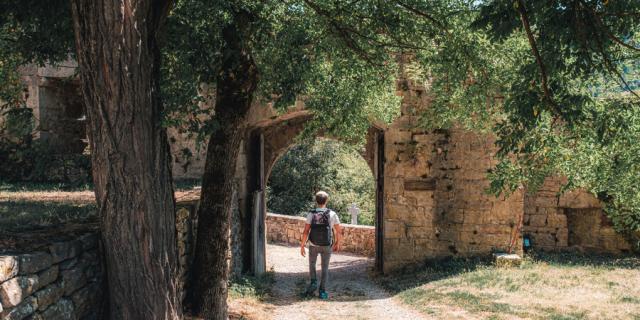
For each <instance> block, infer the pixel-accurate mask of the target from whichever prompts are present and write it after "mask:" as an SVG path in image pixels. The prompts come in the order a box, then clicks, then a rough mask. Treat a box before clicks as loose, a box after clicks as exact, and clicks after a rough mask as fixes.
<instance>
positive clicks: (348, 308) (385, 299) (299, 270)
mask: <svg viewBox="0 0 640 320" xmlns="http://www.w3.org/2000/svg"><path fill="white" fill-rule="evenodd" d="M307 259H308V258H303V257H302V256H300V249H299V248H298V247H289V246H284V245H274V244H269V245H267V267H268V268H270V269H271V268H272V269H273V270H274V271H275V281H276V282H275V284H274V289H273V298H272V299H273V300H272V301H270V302H271V303H272V304H273V305H274V307H275V308H274V312H273V319H274V320H289V319H291V320H293V319H295V320H305V319H402V320H405V319H424V316H422V315H420V314H418V313H417V312H415V311H413V310H410V309H408V308H406V307H404V306H402V305H401V304H400V302H399V301H396V299H395V298H393V297H391V296H389V294H387V293H386V292H385V291H384V290H383V289H382V288H380V287H379V286H378V285H377V284H375V283H374V282H373V281H372V280H371V279H370V278H369V273H370V270H371V266H372V265H373V259H369V258H364V257H361V256H355V255H350V254H341V253H334V254H333V255H332V257H331V264H330V282H329V285H328V292H329V295H330V299H329V300H328V301H323V300H320V299H318V298H317V297H315V298H303V297H301V292H302V291H304V289H305V288H306V285H307V284H308V269H307V268H308V267H307V266H308V262H307V261H308V260H307ZM319 275H320V257H318V276H319Z"/></svg>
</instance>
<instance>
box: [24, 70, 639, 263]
mask: <svg viewBox="0 0 640 320" xmlns="http://www.w3.org/2000/svg"><path fill="white" fill-rule="evenodd" d="M64 68H67V67H66V66H63V67H62V68H61V69H57V70H50V69H46V68H45V69H40V68H38V69H37V72H35V71H34V72H32V73H30V74H28V75H27V76H28V77H30V78H27V79H28V81H30V82H29V84H30V87H29V93H30V96H29V99H31V100H30V101H31V102H30V104H29V105H30V107H32V108H34V110H36V109H37V113H38V114H39V115H40V130H41V133H40V136H41V137H47V139H50V141H59V142H60V143H62V144H65V143H67V144H69V145H61V146H60V148H61V149H65V150H69V151H77V150H80V149H81V148H79V147H78V148H76V144H75V141H77V140H82V139H83V138H84V136H85V135H86V134H85V132H84V130H81V129H77V130H76V129H74V130H72V131H71V132H68V131H66V128H64V129H65V130H59V129H61V127H65V125H64V121H71V120H74V121H77V122H78V123H79V121H80V120H77V119H81V118H82V116H81V114H79V113H78V112H77V110H78V109H77V108H78V107H77V104H78V102H77V101H78V100H77V99H78V98H77V84H76V83H75V82H74V80H70V81H63V80H58V79H56V78H59V77H67V76H69V75H71V74H72V72H71V70H72V69H73V66H69V67H68V70H67V69H64ZM72 79H73V77H72ZM399 87H400V88H402V90H400V91H399V94H400V95H401V96H402V104H401V114H400V116H399V117H398V118H397V119H395V120H394V121H393V122H392V123H391V124H388V125H385V124H372V126H371V128H370V130H369V133H368V135H367V143H366V150H365V151H364V153H363V157H364V158H365V160H366V161H367V163H368V164H369V166H370V168H371V170H372V172H373V176H374V178H375V179H376V194H377V196H376V199H377V200H376V202H377V203H376V229H375V251H376V267H377V268H378V269H379V270H380V271H385V272H387V271H393V270H397V269H399V268H402V267H403V266H406V265H412V264H418V263H421V262H423V261H424V260H427V259H438V258H443V257H449V256H472V255H486V254H489V253H491V252H496V251H506V250H508V249H509V248H510V247H513V248H514V250H515V251H516V252H520V251H522V248H523V245H522V239H523V237H526V238H527V239H529V240H530V243H531V244H532V246H533V248H534V249H538V250H562V249H568V248H577V249H580V250H591V251H605V252H612V253H621V252H626V251H629V250H630V245H629V243H627V242H626V241H625V240H624V239H623V237H621V236H620V235H618V234H616V233H615V231H614V230H613V228H612V227H611V225H610V223H609V222H608V220H607V219H606V218H605V217H604V216H603V214H602V208H601V204H600V203H599V202H598V201H597V200H596V199H595V198H594V197H593V196H592V195H590V194H588V193H586V192H581V191H576V192H572V193H568V194H565V195H562V196H558V191H559V188H560V179H549V181H547V183H546V184H545V185H544V187H543V188H542V189H541V190H539V191H538V192H537V193H535V194H530V193H527V192H526V190H524V189H521V190H518V191H517V192H515V193H514V194H512V195H510V196H509V197H500V198H496V197H495V196H493V195H489V194H488V193H486V192H485V190H486V188H487V187H488V186H489V181H488V179H487V172H488V170H490V169H491V168H492V167H493V166H494V165H495V164H496V159H495V158H494V155H495V153H496V146H495V144H494V142H495V139H494V137H492V136H491V135H488V134H481V133H477V132H471V131H468V130H464V129H461V128H456V127H454V128H451V129H446V130H445V129H440V130H424V129H422V128H420V126H419V123H418V114H420V111H421V110H424V109H425V108H429V105H430V99H429V94H428V92H427V91H426V90H425V88H423V87H420V86H417V85H415V84H413V83H410V82H403V83H402V84H401V85H400V86H399ZM32 92H33V93H32ZM34 101H35V102H34ZM312 116H313V115H312V114H311V113H310V112H308V111H305V110H303V108H302V106H301V105H297V106H295V107H294V108H292V109H291V110H290V111H289V112H286V113H284V114H279V113H276V112H275V111H274V110H272V109H271V108H270V107H268V106H264V105H255V106H253V107H252V109H251V114H250V116H249V119H248V121H249V130H248V132H247V135H246V136H245V138H244V141H243V143H242V146H241V150H240V153H239V161H238V163H237V168H236V178H235V181H234V184H235V192H234V201H233V204H234V207H233V221H232V232H231V238H232V239H231V242H232V243H231V244H232V245H231V248H232V252H231V254H230V259H231V264H232V266H233V270H234V272H236V273H239V272H243V271H244V272H246V271H251V272H256V273H260V272H263V271H265V267H266V266H265V254H266V252H265V242H266V238H267V237H266V227H265V223H266V212H267V211H266V207H265V198H264V197H265V195H264V191H265V187H266V181H268V178H269V174H270V172H271V168H272V167H273V165H274V164H275V162H276V160H277V159H278V158H279V157H280V156H281V155H282V154H284V153H285V152H286V151H287V150H288V148H290V147H291V146H292V145H293V144H294V143H295V137H296V136H297V135H298V134H299V133H300V132H301V131H302V129H303V128H304V125H305V122H306V121H308V120H309V119H310V118H311V117H312ZM65 119H66V120H65ZM43 121H44V122H43ZM74 123H76V122H74ZM45 129H46V130H45ZM73 134H75V135H76V136H74V137H73V138H69V135H73ZM63 137H67V138H63ZM170 141H171V144H172V151H173V154H174V176H175V177H176V178H198V177H200V175H201V174H202V171H203V168H204V150H203V149H204V148H202V150H199V151H198V150H196V148H195V143H194V141H193V140H192V139H189V138H188V137H187V136H186V135H184V134H180V133H178V132H176V131H175V130H173V131H170ZM55 143H58V142H55ZM185 153H190V154H192V155H193V156H192V157H191V158H190V159H188V160H185V159H184V158H183V157H182V155H183V154H185ZM185 161H189V162H188V163H187V162H185ZM185 164H187V165H185ZM185 168H186V170H185ZM193 211H194V212H195V211H196V210H193ZM520 221H522V222H523V226H522V228H519V225H520Z"/></svg>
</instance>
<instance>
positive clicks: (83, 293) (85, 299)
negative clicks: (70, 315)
mask: <svg viewBox="0 0 640 320" xmlns="http://www.w3.org/2000/svg"><path fill="white" fill-rule="evenodd" d="M99 295H100V286H99V285H98V283H92V284H89V285H88V286H86V287H84V288H82V289H80V290H78V291H76V292H74V293H73V294H72V295H71V300H72V301H73V306H74V309H75V310H74V313H75V316H76V318H78V319H81V318H82V317H84V316H85V315H86V314H87V313H89V311H91V307H93V305H94V303H95V301H96V298H97V297H98V296H99Z"/></svg>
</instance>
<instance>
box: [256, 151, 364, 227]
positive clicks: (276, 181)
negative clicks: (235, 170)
mask: <svg viewBox="0 0 640 320" xmlns="http://www.w3.org/2000/svg"><path fill="white" fill-rule="evenodd" d="M267 187H268V189H267V210H269V212H274V213H280V214H287V215H304V214H306V213H307V212H308V211H309V210H310V209H312V208H314V206H315V202H314V199H313V195H314V193H315V192H317V191H318V190H324V191H327V192H328V193H329V195H330V197H331V198H330V200H329V207H330V208H331V209H333V210H335V211H336V212H337V213H338V214H339V215H340V221H341V222H342V223H350V221H351V216H350V215H349V213H348V211H347V209H348V208H349V207H350V206H351V204H352V203H355V204H356V205H358V207H359V208H360V210H361V211H360V215H359V216H358V221H359V223H360V224H365V225H373V224H374V223H375V180H374V177H373V174H372V173H371V169H370V168H369V166H368V165H367V163H366V162H365V161H364V159H363V158H362V157H361V156H360V155H359V154H358V152H357V150H356V149H355V148H354V147H352V146H348V145H345V144H343V143H341V142H337V141H334V140H324V139H319V140H316V141H315V142H313V141H312V142H307V143H302V144H299V145H296V146H294V147H293V148H291V149H290V150H289V151H288V152H287V153H285V154H284V155H283V156H282V158H280V159H279V160H278V161H277V162H276V164H275V165H274V167H273V169H272V171H271V177H270V178H269V181H268V184H267Z"/></svg>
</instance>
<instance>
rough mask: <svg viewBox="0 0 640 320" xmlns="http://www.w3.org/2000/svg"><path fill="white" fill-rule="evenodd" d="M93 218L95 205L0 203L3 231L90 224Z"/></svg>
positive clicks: (0, 221) (0, 222) (28, 202)
mask: <svg viewBox="0 0 640 320" xmlns="http://www.w3.org/2000/svg"><path fill="white" fill-rule="evenodd" d="M95 218H96V206H95V204H72V203H59V202H31V201H2V202H0V228H2V229H5V230H14V231H21V230H28V229H33V228H38V227H47V226H52V225H57V224H62V223H70V222H73V223H84V222H92V221H94V220H95Z"/></svg>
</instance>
